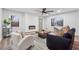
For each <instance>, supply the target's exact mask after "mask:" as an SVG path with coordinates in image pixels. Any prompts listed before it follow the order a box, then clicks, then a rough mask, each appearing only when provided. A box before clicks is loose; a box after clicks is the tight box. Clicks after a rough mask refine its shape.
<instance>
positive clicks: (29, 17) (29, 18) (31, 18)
mask: <svg viewBox="0 0 79 59" xmlns="http://www.w3.org/2000/svg"><path fill="white" fill-rule="evenodd" d="M38 20H39V18H38V16H36V15H33V14H25V31H26V32H28V31H30V30H29V26H30V25H35V26H36V29H35V31H37V30H38V29H39V27H38V26H39V21H38Z"/></svg>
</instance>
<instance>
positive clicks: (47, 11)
mask: <svg viewBox="0 0 79 59" xmlns="http://www.w3.org/2000/svg"><path fill="white" fill-rule="evenodd" d="M46 12H54V11H46Z"/></svg>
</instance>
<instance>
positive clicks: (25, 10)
mask: <svg viewBox="0 0 79 59" xmlns="http://www.w3.org/2000/svg"><path fill="white" fill-rule="evenodd" d="M4 9H8V10H13V11H18V12H23V13H33V14H36V15H41V11H42V8H4ZM52 10H53V11H54V12H50V13H49V15H52V14H58V13H65V12H71V11H77V10H79V9H78V8H47V9H46V11H52Z"/></svg>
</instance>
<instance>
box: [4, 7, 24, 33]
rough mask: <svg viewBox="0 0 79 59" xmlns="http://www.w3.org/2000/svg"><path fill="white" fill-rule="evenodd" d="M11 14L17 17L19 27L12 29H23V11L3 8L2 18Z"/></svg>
mask: <svg viewBox="0 0 79 59" xmlns="http://www.w3.org/2000/svg"><path fill="white" fill-rule="evenodd" d="M11 15H15V16H18V17H19V27H14V28H13V29H12V30H13V31H17V30H20V31H22V30H24V28H23V26H24V23H23V21H24V20H25V19H24V13H21V12H16V11H10V10H6V9H3V20H4V19H6V18H9V17H10V16H11Z"/></svg>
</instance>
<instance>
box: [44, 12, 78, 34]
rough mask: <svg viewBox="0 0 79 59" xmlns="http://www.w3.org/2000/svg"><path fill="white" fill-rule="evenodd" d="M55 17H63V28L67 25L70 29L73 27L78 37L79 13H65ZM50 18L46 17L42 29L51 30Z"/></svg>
mask: <svg viewBox="0 0 79 59" xmlns="http://www.w3.org/2000/svg"><path fill="white" fill-rule="evenodd" d="M55 16H63V19H64V26H67V25H69V26H70V27H71V28H72V27H74V28H76V35H79V11H74V12H70V13H65V14H59V15H55ZM52 17H53V15H52V16H49V17H47V18H46V19H45V20H44V22H45V23H44V27H45V28H53V27H52V26H51V18H52Z"/></svg>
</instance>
